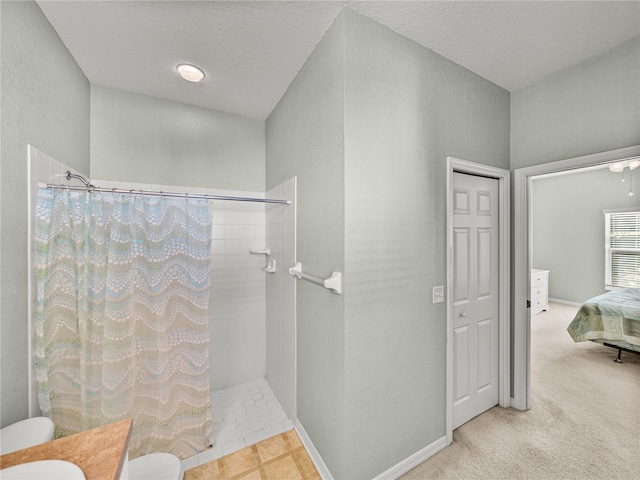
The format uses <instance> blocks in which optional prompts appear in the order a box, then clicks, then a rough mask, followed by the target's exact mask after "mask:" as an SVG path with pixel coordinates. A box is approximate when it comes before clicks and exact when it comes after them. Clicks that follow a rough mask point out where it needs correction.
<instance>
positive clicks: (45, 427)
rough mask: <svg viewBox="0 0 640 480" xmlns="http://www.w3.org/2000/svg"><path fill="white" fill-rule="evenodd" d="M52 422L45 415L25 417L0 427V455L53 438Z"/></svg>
mask: <svg viewBox="0 0 640 480" xmlns="http://www.w3.org/2000/svg"><path fill="white" fill-rule="evenodd" d="M53 429H54V426H53V422H52V421H51V419H49V418H47V417H33V418H27V419H26V420H22V421H20V422H16V423H13V424H11V425H8V426H6V427H4V428H3V429H0V455H4V454H6V453H11V452H15V451H16V450H22V449H23V448H29V447H33V446H35V445H40V444H41V443H45V442H49V441H51V440H53Z"/></svg>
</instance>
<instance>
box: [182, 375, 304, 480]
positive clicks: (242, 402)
mask: <svg viewBox="0 0 640 480" xmlns="http://www.w3.org/2000/svg"><path fill="white" fill-rule="evenodd" d="M211 408H212V415H213V448H211V449H209V450H205V451H204V452H200V453H199V454H198V455H195V456H193V457H191V458H188V459H186V460H183V468H185V469H187V468H193V467H197V466H198V465H203V464H205V463H207V462H209V461H211V460H216V459H218V458H220V457H222V456H223V455H228V454H230V453H232V452H235V451H236V450H240V449H241V448H244V447H248V446H250V445H253V444H255V443H258V442H259V441H261V440H264V439H265V438H268V437H272V436H274V435H278V434H280V433H284V432H285V431H287V430H291V429H292V428H293V422H292V421H291V420H290V419H288V418H287V416H286V415H285V413H284V411H283V410H282V407H281V406H280V403H278V400H277V399H276V397H275V395H274V394H273V391H272V390H271V387H270V386H269V382H267V380H266V379H264V378H261V379H260V380H255V381H253V382H247V383H243V384H241V385H238V386H236V387H232V388H227V389H224V390H218V391H215V392H212V393H211Z"/></svg>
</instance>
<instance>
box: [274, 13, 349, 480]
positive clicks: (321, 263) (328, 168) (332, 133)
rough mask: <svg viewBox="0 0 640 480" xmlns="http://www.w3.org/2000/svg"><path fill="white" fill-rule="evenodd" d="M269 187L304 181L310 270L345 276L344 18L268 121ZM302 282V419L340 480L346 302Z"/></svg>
mask: <svg viewBox="0 0 640 480" xmlns="http://www.w3.org/2000/svg"><path fill="white" fill-rule="evenodd" d="M266 123H267V126H266V135H267V141H266V146H267V149H266V152H267V154H266V162H267V189H271V188H273V187H274V186H276V185H278V184H279V183H281V182H283V181H285V180H286V179H288V178H291V177H293V176H297V177H298V200H297V207H298V218H297V229H298V232H297V233H298V238H297V242H298V245H297V248H298V250H297V255H298V260H299V261H301V262H302V267H303V271H305V272H308V273H310V274H312V275H318V276H323V277H325V276H327V277H328V276H329V275H330V274H331V271H332V270H336V271H339V272H344V228H345V227H344V208H345V207H344V195H345V189H344V15H343V14H340V15H339V16H338V17H337V18H336V20H335V22H334V23H333V25H332V26H331V28H330V29H329V30H328V31H327V33H326V34H325V36H324V38H323V39H322V40H321V41H320V43H319V44H318V46H317V47H316V49H315V50H314V51H313V53H312V54H311V56H310V57H309V59H308V60H307V61H306V63H305V64H304V66H303V67H302V69H301V70H300V72H299V73H298V75H297V76H296V78H295V79H294V81H293V82H292V83H291V85H290V86H289V88H288V89H287V91H286V93H285V94H284V96H283V97H282V99H281V100H280V102H279V103H278V105H277V106H276V108H275V109H274V111H273V112H272V113H271V115H270V116H269V118H268V119H267V122H266ZM345 296H346V295H334V294H332V293H330V292H329V290H326V289H324V288H320V287H318V286H317V285H313V284H311V283H309V282H304V281H300V282H298V283H297V355H298V358H297V361H298V365H297V383H298V385H297V388H298V393H297V409H298V418H299V419H300V421H301V422H302V424H303V426H304V428H305V430H306V431H307V433H308V434H309V436H310V437H311V439H312V440H313V442H314V445H315V446H316V448H317V449H318V451H319V452H320V454H321V455H322V458H323V459H324V461H325V463H326V464H327V465H328V466H329V468H330V470H331V472H332V473H333V475H334V476H336V478H345V475H344V472H345V461H346V459H345V456H344V453H345V443H344V429H345V416H344V415H345V412H344V389H345V385H344V374H345V357H344V349H345V345H344V328H345V327H344V300H345Z"/></svg>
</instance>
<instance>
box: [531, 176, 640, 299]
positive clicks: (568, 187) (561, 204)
mask: <svg viewBox="0 0 640 480" xmlns="http://www.w3.org/2000/svg"><path fill="white" fill-rule="evenodd" d="M627 175H628V170H627V171H626V172H625V179H626V182H625V183H622V182H621V179H622V174H620V173H612V172H610V171H609V170H608V169H606V168H605V169H600V170H591V171H586V172H578V173H572V174H566V175H559V176H555V177H548V178H540V179H535V180H534V181H533V202H532V213H533V216H532V226H533V228H532V238H533V243H532V254H533V263H532V266H533V267H534V268H541V269H545V270H549V271H550V274H549V297H551V298H556V299H560V300H566V301H570V302H576V303H583V302H584V301H585V300H587V299H589V298H591V297H594V296H596V295H599V294H601V293H604V292H605V289H604V261H605V258H604V215H603V214H602V211H603V210H609V209H615V208H627V207H637V206H639V205H640V200H639V198H640V169H636V170H635V171H633V176H632V185H634V186H635V187H634V189H633V190H634V192H635V195H634V196H633V197H629V196H628V195H627V192H628V188H629V183H628V181H629V180H628V177H627Z"/></svg>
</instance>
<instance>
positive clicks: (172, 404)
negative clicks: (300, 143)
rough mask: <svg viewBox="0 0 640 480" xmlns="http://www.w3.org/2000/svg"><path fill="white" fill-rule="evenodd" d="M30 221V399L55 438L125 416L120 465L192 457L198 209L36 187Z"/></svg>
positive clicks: (203, 263) (201, 359)
mask: <svg viewBox="0 0 640 480" xmlns="http://www.w3.org/2000/svg"><path fill="white" fill-rule="evenodd" d="M36 217H37V218H36V266H37V275H38V278H37V290H38V295H37V307H36V319H35V323H36V328H35V331H36V364H37V365H36V372H37V380H38V400H39V403H40V407H41V409H42V411H43V413H44V414H45V415H47V416H49V417H51V418H52V419H53V421H54V423H55V425H56V436H57V437H60V436H65V435H69V434H73V433H77V432H80V431H83V430H86V429H89V428H93V427H97V426H100V425H104V424H107V423H111V422H114V421H118V420H121V419H123V418H133V434H132V438H131V441H130V444H129V456H130V458H135V457H137V456H140V455H144V454H147V453H151V452H170V453H173V454H175V455H177V456H179V457H180V458H185V457H187V456H190V455H193V454H194V453H196V452H199V451H202V450H204V449H205V448H206V447H207V446H208V445H210V444H211V443H212V435H213V432H212V430H213V424H212V419H211V400H210V392H209V374H208V370H209V320H208V307H209V305H208V303H209V284H210V276H209V263H210V258H211V220H212V219H211V211H210V209H209V206H208V204H207V202H206V201H204V200H198V199H188V198H184V199H182V198H160V197H143V196H141V195H129V194H116V193H102V192H95V191H94V192H86V193H85V192H69V191H67V190H48V189H39V192H38V198H37V205H36Z"/></svg>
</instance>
